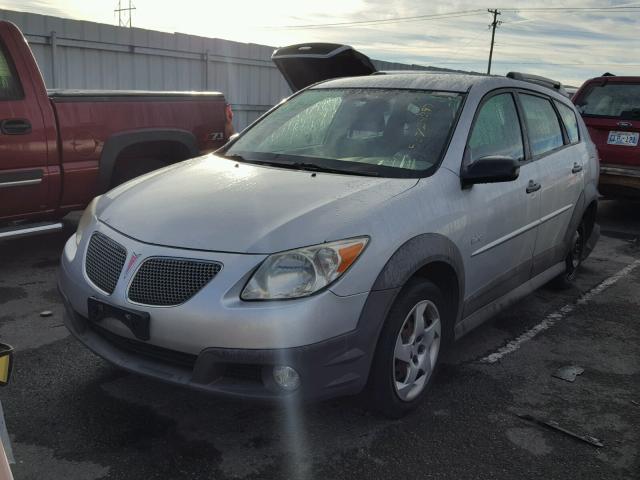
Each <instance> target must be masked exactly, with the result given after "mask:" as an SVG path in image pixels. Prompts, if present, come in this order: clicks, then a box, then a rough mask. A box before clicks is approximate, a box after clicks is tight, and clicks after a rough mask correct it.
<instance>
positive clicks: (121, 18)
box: [114, 0, 136, 28]
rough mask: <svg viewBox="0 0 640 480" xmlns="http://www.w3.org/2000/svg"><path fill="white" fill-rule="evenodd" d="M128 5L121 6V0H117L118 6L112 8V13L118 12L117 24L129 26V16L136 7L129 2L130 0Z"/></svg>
mask: <svg viewBox="0 0 640 480" xmlns="http://www.w3.org/2000/svg"><path fill="white" fill-rule="evenodd" d="M128 3H129V6H128V7H123V6H122V0H118V8H116V9H115V10H114V13H117V14H118V26H120V27H129V28H131V17H132V12H133V10H135V9H136V7H134V6H133V5H132V4H131V0H128ZM125 12H126V13H125Z"/></svg>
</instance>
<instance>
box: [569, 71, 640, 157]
mask: <svg viewBox="0 0 640 480" xmlns="http://www.w3.org/2000/svg"><path fill="white" fill-rule="evenodd" d="M574 103H575V104H576V105H577V106H578V108H579V109H580V112H581V113H582V117H583V118H584V121H585V123H586V125H587V127H588V128H589V133H590V134H591V139H592V140H593V142H594V143H595V144H596V147H597V148H598V153H599V154H600V160H601V162H602V163H603V164H610V165H619V166H624V167H629V166H634V167H640V77H602V78H598V79H594V80H591V81H589V82H587V83H585V85H583V86H582V88H581V89H580V90H579V91H578V92H577V93H576V95H575V97H574Z"/></svg>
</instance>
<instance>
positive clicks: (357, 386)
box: [60, 290, 397, 401]
mask: <svg viewBox="0 0 640 480" xmlns="http://www.w3.org/2000/svg"><path fill="white" fill-rule="evenodd" d="M60 293H61V295H62V298H63V301H64V305H65V316H64V322H65V325H66V327H67V328H68V329H69V331H70V332H71V333H72V334H73V335H74V336H75V337H76V338H77V339H78V340H80V342H82V343H83V344H84V345H85V346H86V347H88V348H89V349H90V350H92V351H93V352H94V353H96V354H97V355H99V356H101V357H102V358H104V359H106V360H108V361H110V362H111V363H113V364H115V365H117V366H118V367H121V368H123V369H125V370H128V371H130V372H134V373H138V374H141V375H146V376H148V377H152V378H155V379H157V380H162V381H165V382H168V383H172V384H175V385H180V386H185V387H189V388H193V389H195V390H199V391H202V392H206V393H208V394H213V395H219V396H224V397H228V398H238V399H250V400H264V401H278V400H284V399H287V398H292V397H298V398H302V399H304V400H307V401H317V400H325V399H328V398H334V397H339V396H345V395H353V394H356V393H358V392H360V391H361V390H362V389H363V388H364V386H365V385H366V383H367V378H368V374H369V369H370V366H371V361H372V358H373V353H374V352H375V346H376V343H377V335H378V333H379V329H380V326H381V325H382V322H383V321H384V317H385V316H386V312H387V310H388V307H389V306H390V305H391V303H392V301H393V298H394V297H395V295H396V294H397V291H395V290H383V291H379V292H371V294H370V295H369V298H368V300H367V304H366V307H365V309H364V310H363V312H362V318H361V321H360V322H359V326H358V328H356V329H355V330H354V331H352V332H349V333H347V334H345V335H341V336H339V337H335V338H331V339H329V340H325V341H323V342H319V343H316V344H312V345H305V346H301V347H295V348H286V349H238V348H204V349H202V351H201V352H200V353H199V354H197V355H193V354H188V353H185V352H178V351H175V350H170V349H166V348H162V347H158V346H156V345H153V344H150V343H147V342H142V341H139V340H134V339H131V338H126V337H122V336H120V335H117V334H114V333H112V332H110V331H109V330H106V329H104V328H102V327H101V326H100V325H96V324H93V323H92V322H90V321H89V320H88V319H87V318H86V317H83V316H82V315H80V314H79V313H78V312H77V311H75V310H74V309H73V306H72V305H71V303H70V302H69V299H68V298H67V297H66V296H65V294H64V292H63V291H62V290H60ZM275 365H288V366H292V367H293V368H295V369H296V370H297V371H298V373H299V374H300V377H301V387H300V389H299V390H297V391H295V392H286V391H284V390H282V389H280V388H279V387H278V386H277V385H276V384H275V382H274V380H273V377H272V368H273V366H275Z"/></svg>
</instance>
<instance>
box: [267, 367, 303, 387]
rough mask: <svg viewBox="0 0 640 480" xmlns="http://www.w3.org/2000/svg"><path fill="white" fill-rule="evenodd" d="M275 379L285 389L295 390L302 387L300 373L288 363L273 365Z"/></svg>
mask: <svg viewBox="0 0 640 480" xmlns="http://www.w3.org/2000/svg"><path fill="white" fill-rule="evenodd" d="M273 379H274V380H275V382H276V385H278V386H279V387H280V388H282V389H283V390H286V391H287V392H293V391H294V390H297V389H298V387H300V374H299V373H298V372H297V371H296V369H295V368H293V367H289V366H287V365H276V366H275V367H273Z"/></svg>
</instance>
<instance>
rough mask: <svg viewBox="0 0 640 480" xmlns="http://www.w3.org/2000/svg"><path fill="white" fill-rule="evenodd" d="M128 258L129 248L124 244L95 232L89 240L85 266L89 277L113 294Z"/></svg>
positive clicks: (98, 285)
mask: <svg viewBox="0 0 640 480" xmlns="http://www.w3.org/2000/svg"><path fill="white" fill-rule="evenodd" d="M126 259H127V250H126V249H125V248H124V247H123V246H122V245H120V244H119V243H116V242H115V241H113V240H111V239H110V238H109V237H107V236H106V235H103V234H102V233H98V232H95V233H94V234H93V235H92V236H91V240H90V241H89V247H88V248H87V257H86V259H85V266H84V268H85V271H86V272H87V276H88V277H89V279H90V280H91V281H92V282H93V283H94V284H95V285H96V286H97V287H98V288H100V289H101V290H103V291H104V292H106V293H108V294H109V295H111V294H112V293H113V291H114V290H115V288H116V284H117V283H118V277H120V272H121V271H122V267H124V262H125V260H126Z"/></svg>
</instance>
